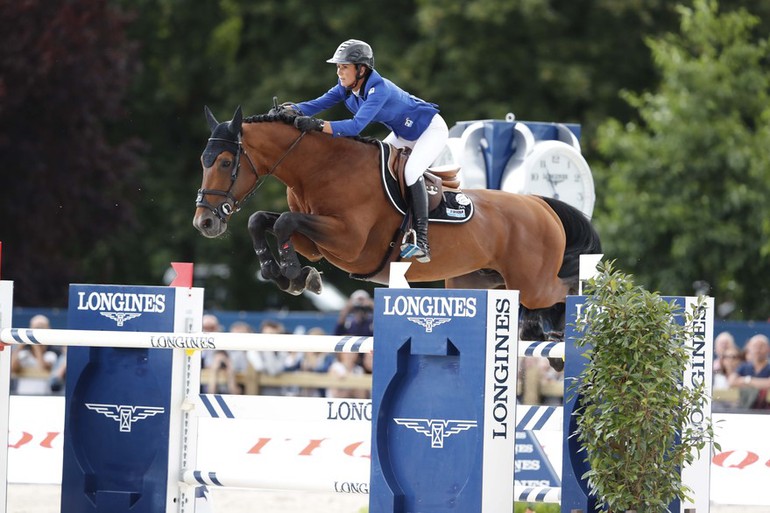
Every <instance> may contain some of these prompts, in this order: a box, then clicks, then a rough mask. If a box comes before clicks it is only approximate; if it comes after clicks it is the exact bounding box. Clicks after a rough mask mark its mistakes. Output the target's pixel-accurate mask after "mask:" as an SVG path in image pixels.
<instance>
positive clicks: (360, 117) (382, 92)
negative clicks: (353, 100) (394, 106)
mask: <svg viewBox="0 0 770 513" xmlns="http://www.w3.org/2000/svg"><path fill="white" fill-rule="evenodd" d="M367 88H368V91H367V96H366V100H365V101H363V102H361V105H360V107H359V108H358V110H357V111H356V113H355V115H354V116H353V119H345V120H343V121H332V122H328V123H326V126H324V132H326V133H332V134H333V135H334V137H341V136H350V135H358V134H360V133H361V131H363V129H364V128H366V127H367V125H369V123H371V122H372V121H378V120H377V114H379V112H380V111H381V110H382V108H383V107H384V106H385V103H386V102H387V101H388V97H389V94H390V92H389V91H388V89H387V88H386V87H385V84H384V83H383V82H382V81H378V82H376V83H371V82H370V83H368V84H367ZM329 125H331V127H330V128H331V132H327V131H326V128H327V127H329Z"/></svg>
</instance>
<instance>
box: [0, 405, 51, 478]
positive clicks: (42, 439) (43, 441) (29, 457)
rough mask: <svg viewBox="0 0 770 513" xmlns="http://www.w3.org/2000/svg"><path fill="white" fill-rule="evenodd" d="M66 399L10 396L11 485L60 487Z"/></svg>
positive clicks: (9, 474)
mask: <svg viewBox="0 0 770 513" xmlns="http://www.w3.org/2000/svg"><path fill="white" fill-rule="evenodd" d="M63 431H64V397H62V396H23V395H12V396H11V412H10V417H9V431H8V482H9V483H35V484H61V469H62V447H63V445H62V444H63V436H62V432H63Z"/></svg>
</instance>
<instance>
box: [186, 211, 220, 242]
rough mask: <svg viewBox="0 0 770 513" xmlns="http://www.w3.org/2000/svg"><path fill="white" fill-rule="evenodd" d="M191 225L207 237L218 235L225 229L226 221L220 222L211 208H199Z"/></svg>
mask: <svg viewBox="0 0 770 513" xmlns="http://www.w3.org/2000/svg"><path fill="white" fill-rule="evenodd" d="M193 226H194V227H195V229H196V230H198V231H199V232H201V235H203V236H204V237H208V238H210V239H211V238H214V237H219V236H220V235H222V234H223V233H225V231H227V223H224V222H222V220H221V219H219V218H218V217H217V216H215V215H214V214H213V213H212V212H211V210H208V209H203V208H199V209H198V210H197V212H196V213H195V217H193Z"/></svg>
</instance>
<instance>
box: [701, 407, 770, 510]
mask: <svg viewBox="0 0 770 513" xmlns="http://www.w3.org/2000/svg"><path fill="white" fill-rule="evenodd" d="M713 421H714V431H715V437H716V438H715V441H716V442H717V443H718V444H719V445H720V451H719V452H717V453H716V454H714V456H713V457H712V458H711V500H712V502H715V503H717V504H740V505H745V506H754V505H761V506H768V511H770V493H768V491H767V488H766V486H767V483H770V437H768V433H770V415H769V414H736V413H715V414H714V415H713Z"/></svg>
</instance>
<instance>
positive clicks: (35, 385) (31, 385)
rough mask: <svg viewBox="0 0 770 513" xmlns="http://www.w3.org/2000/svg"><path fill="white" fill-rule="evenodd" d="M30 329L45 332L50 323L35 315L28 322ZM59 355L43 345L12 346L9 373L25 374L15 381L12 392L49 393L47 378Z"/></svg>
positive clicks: (46, 319)
mask: <svg viewBox="0 0 770 513" xmlns="http://www.w3.org/2000/svg"><path fill="white" fill-rule="evenodd" d="M29 327H30V328H32V329H43V330H47V329H50V328H51V323H50V321H49V320H48V317H46V316H45V315H35V316H34V317H32V319H30V321H29ZM58 359H59V355H58V354H57V353H56V352H55V351H53V350H52V348H49V347H48V346H43V345H37V344H33V345H14V346H12V347H11V373H13V374H27V375H28V376H27V377H24V376H22V377H20V378H18V379H17V380H16V383H15V387H14V388H15V390H14V392H16V393H19V394H46V393H48V392H50V387H49V383H48V377H49V374H50V372H51V369H52V368H53V367H54V364H56V362H57V360H58Z"/></svg>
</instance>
